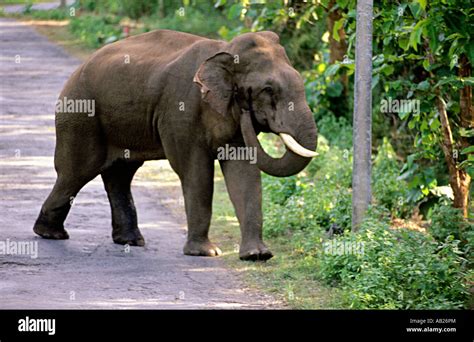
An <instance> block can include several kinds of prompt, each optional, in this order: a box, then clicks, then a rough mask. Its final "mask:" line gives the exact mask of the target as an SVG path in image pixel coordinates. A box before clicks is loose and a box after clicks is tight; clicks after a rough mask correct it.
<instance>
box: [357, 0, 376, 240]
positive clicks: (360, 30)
mask: <svg viewBox="0 0 474 342" xmlns="http://www.w3.org/2000/svg"><path fill="white" fill-rule="evenodd" d="M372 15H373V0H359V1H358V2H357V22H356V25H357V27H356V50H355V62H356V67H355V89H354V118H353V145H354V162H353V171H352V230H353V231H357V229H358V227H359V225H360V223H361V222H362V220H363V218H364V215H365V212H366V211H367V208H368V206H369V204H370V202H371V199H372V193H371V186H370V179H371V148H372Z"/></svg>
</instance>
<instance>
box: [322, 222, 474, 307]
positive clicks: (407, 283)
mask: <svg viewBox="0 0 474 342" xmlns="http://www.w3.org/2000/svg"><path fill="white" fill-rule="evenodd" d="M337 239H339V240H344V241H349V242H356V243H362V244H363V246H364V248H363V253H346V254H341V255H339V254H329V253H325V252H324V250H321V251H320V253H319V254H318V260H319V270H318V273H319V276H320V277H321V279H324V280H325V281H326V282H328V283H329V284H337V285H338V286H340V287H341V288H342V289H343V293H344V297H345V301H346V303H347V305H348V306H349V307H351V308H355V309H361V308H364V309H366V308H377V309H456V308H462V307H464V303H465V302H466V300H467V298H468V290H467V285H466V279H465V276H466V274H465V270H464V267H463V263H464V259H463V258H462V252H461V251H460V250H459V248H458V244H459V241H456V240H453V239H452V238H451V239H448V240H446V241H445V242H443V243H437V242H436V241H435V240H434V239H433V238H431V237H430V236H428V235H425V234H423V233H420V232H416V231H410V230H406V229H402V230H399V231H396V230H392V229H390V228H389V227H388V224H387V223H386V222H383V221H380V220H379V219H377V218H373V217H369V218H368V219H367V220H366V221H365V222H364V224H363V225H362V227H361V230H360V232H359V233H358V234H353V233H346V234H345V235H344V236H342V237H338V238H336V240H337Z"/></svg>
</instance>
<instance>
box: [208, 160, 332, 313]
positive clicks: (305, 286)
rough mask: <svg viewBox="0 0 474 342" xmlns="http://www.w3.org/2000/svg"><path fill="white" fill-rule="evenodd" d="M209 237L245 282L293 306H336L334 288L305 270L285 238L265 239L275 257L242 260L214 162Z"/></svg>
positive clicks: (236, 227)
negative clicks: (258, 260)
mask: <svg viewBox="0 0 474 342" xmlns="http://www.w3.org/2000/svg"><path fill="white" fill-rule="evenodd" d="M210 236H211V239H212V240H213V241H214V242H215V243H217V245H218V246H220V247H221V249H222V250H223V252H224V253H223V256H222V258H223V259H224V261H225V263H226V264H227V265H228V266H229V267H231V268H233V269H235V270H236V271H238V272H239V273H240V274H241V275H242V276H243V278H244V280H245V281H246V283H247V284H248V285H249V286H251V287H254V288H257V289H259V290H261V291H263V292H265V293H268V294H270V295H272V296H274V297H275V298H276V299H278V300H280V301H282V302H283V303H285V304H286V305H287V306H288V307H289V308H292V309H328V308H339V307H340V305H339V295H338V292H337V290H335V289H333V288H330V287H327V286H324V285H323V284H321V283H320V282H319V281H317V280H316V279H314V277H313V276H312V274H314V272H308V269H307V268H308V267H312V265H311V264H307V263H306V262H305V260H304V258H301V256H300V255H298V252H297V251H295V250H294V249H293V248H292V247H291V246H290V245H289V244H288V239H286V238H282V237H279V238H271V239H267V240H266V241H265V242H266V243H267V245H268V246H269V247H270V249H271V250H272V252H273V254H274V257H273V258H272V259H270V260H269V261H267V262H256V263H251V262H242V261H240V260H239V255H238V254H239V253H238V244H239V242H240V228H239V224H238V222H237V219H236V218H235V214H234V209H233V206H232V203H231V201H230V199H229V196H228V193H227V190H226V187H225V183H224V179H223V176H222V172H221V171H220V168H219V167H218V166H217V165H216V176H215V178H214V200H213V215H212V223H211V233H210Z"/></svg>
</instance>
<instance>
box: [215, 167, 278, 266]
mask: <svg viewBox="0 0 474 342" xmlns="http://www.w3.org/2000/svg"><path fill="white" fill-rule="evenodd" d="M220 164H221V168H222V172H223V173H224V179H225V183H226V186H227V190H228V192H229V196H230V199H231V201H232V203H233V204H234V208H235V212H236V214H237V218H238V220H239V223H240V229H241V232H242V242H241V244H240V252H239V257H240V259H242V260H252V261H256V260H267V259H270V258H271V257H272V256H273V254H272V252H270V250H269V249H268V248H267V246H265V244H264V243H263V240H262V184H261V178H260V170H259V169H258V168H257V166H256V165H254V164H250V163H249V161H245V160H240V161H238V160H226V161H221V162H220Z"/></svg>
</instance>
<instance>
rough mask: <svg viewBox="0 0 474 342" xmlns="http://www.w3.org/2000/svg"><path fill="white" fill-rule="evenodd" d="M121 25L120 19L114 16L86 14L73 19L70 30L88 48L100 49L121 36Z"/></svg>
mask: <svg viewBox="0 0 474 342" xmlns="http://www.w3.org/2000/svg"><path fill="white" fill-rule="evenodd" d="M119 23H120V18H119V17H117V16H114V15H106V16H96V15H90V14H86V15H81V16H77V17H72V18H71V22H70V25H69V28H70V30H71V32H72V33H73V34H74V35H76V36H78V37H79V38H80V39H81V40H82V41H84V42H85V43H86V44H87V45H88V46H90V47H93V48H98V47H100V46H102V45H103V44H104V43H105V42H106V40H107V39H108V38H111V37H119V36H120V34H121V28H120V26H119Z"/></svg>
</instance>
